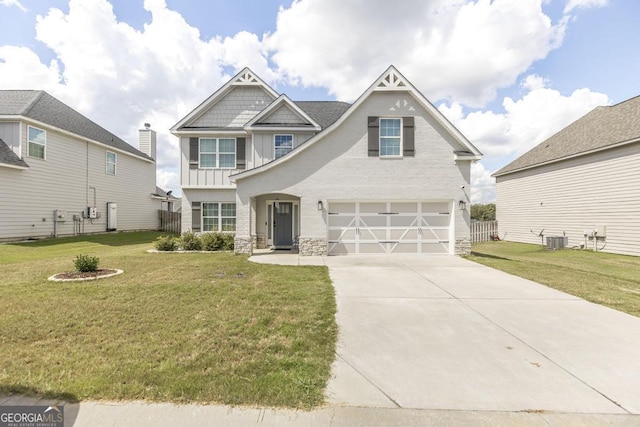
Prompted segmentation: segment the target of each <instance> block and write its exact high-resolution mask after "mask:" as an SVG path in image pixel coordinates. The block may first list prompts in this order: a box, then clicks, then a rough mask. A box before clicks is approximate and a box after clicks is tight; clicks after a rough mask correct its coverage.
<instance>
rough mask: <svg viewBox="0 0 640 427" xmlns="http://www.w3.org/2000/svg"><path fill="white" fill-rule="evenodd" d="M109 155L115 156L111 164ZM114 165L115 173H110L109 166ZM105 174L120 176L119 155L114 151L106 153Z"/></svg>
mask: <svg viewBox="0 0 640 427" xmlns="http://www.w3.org/2000/svg"><path fill="white" fill-rule="evenodd" d="M109 154H113V158H114V160H113V163H111V162H109ZM110 164H113V173H111V172H109V165H110ZM105 173H106V174H107V175H113V176H115V175H117V174H118V154H117V153H114V152H113V151H109V150H107V151H105Z"/></svg>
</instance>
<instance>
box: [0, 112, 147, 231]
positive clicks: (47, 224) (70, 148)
mask: <svg viewBox="0 0 640 427" xmlns="http://www.w3.org/2000/svg"><path fill="white" fill-rule="evenodd" d="M36 127H38V128H40V129H43V130H45V131H46V132H47V134H46V159H45V160H42V159H37V158H33V157H28V156H27V144H26V137H27V136H26V135H27V124H24V123H23V124H22V138H23V141H22V157H23V159H24V160H25V161H26V162H27V163H28V164H29V169H27V170H16V169H8V168H0V182H4V183H11V185H6V186H4V187H3V196H4V197H3V198H2V201H0V239H15V238H26V237H49V236H52V235H53V232H54V221H53V218H54V210H56V209H59V210H65V211H66V213H67V216H66V221H65V222H59V223H58V224H57V234H58V235H70V234H73V232H74V222H73V219H72V218H73V215H74V214H76V215H80V214H81V213H82V211H83V210H85V209H86V208H87V206H93V190H92V189H90V188H89V187H90V186H93V187H95V188H96V207H97V208H98V212H100V213H101V214H102V217H101V218H99V219H94V220H89V219H85V220H84V232H85V233H95V232H104V231H106V221H107V215H106V204H107V202H116V203H117V204H118V227H117V229H118V230H119V231H123V230H150V229H152V230H155V229H157V228H158V216H157V210H158V209H159V208H160V203H159V201H157V200H154V199H152V198H151V194H153V193H155V163H153V162H150V161H145V160H142V159H141V158H138V157H135V156H132V155H129V154H124V153H122V152H117V151H114V152H116V153H117V172H116V173H117V174H116V175H115V176H112V175H107V174H106V151H107V150H108V148H106V147H104V146H99V145H97V144H93V143H89V142H87V141H85V140H83V139H81V138H74V137H71V136H68V135H64V134H61V133H58V132H56V131H55V130H51V129H48V128H45V127H43V126H36Z"/></svg>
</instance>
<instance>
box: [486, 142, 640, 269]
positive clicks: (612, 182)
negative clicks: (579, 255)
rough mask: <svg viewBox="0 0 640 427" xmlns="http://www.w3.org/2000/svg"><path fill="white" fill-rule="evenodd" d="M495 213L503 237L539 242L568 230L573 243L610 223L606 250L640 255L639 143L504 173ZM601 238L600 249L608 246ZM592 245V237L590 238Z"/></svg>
mask: <svg viewBox="0 0 640 427" xmlns="http://www.w3.org/2000/svg"><path fill="white" fill-rule="evenodd" d="M496 182H497V201H496V211H497V212H496V214H497V219H498V223H499V224H500V237H501V238H504V239H505V240H509V241H514V242H523V243H534V244H540V243H541V238H540V237H538V234H539V232H540V231H541V230H542V229H544V235H545V236H561V235H563V234H566V235H567V236H568V238H569V246H570V247H579V246H580V245H581V244H584V243H585V238H584V233H585V231H587V230H594V229H596V228H597V227H601V226H606V245H605V246H604V248H603V249H602V250H603V251H605V252H612V253H619V254H627V255H636V256H638V255H640V214H639V213H640V190H639V186H640V144H632V145H627V146H624V147H619V148H614V149H609V150H606V151H602V152H600V153H594V154H590V155H585V156H581V157H577V158H574V159H570V160H566V161H562V162H557V163H553V164H549V165H545V166H541V167H537V168H534V169H529V170H525V171H521V172H516V173H513V174H509V175H506V176H499V177H497V179H496ZM604 243H605V242H604V241H598V249H599V250H600V249H601V248H602V246H603V245H604ZM587 249H591V250H593V241H591V240H587Z"/></svg>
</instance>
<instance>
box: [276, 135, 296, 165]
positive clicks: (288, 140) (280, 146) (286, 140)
mask: <svg viewBox="0 0 640 427" xmlns="http://www.w3.org/2000/svg"><path fill="white" fill-rule="evenodd" d="M274 146H275V154H276V159H279V158H280V157H282V156H284V155H285V154H287V153H288V152H289V151H291V150H293V135H275V136H274Z"/></svg>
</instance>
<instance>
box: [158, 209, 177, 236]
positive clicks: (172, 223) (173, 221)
mask: <svg viewBox="0 0 640 427" xmlns="http://www.w3.org/2000/svg"><path fill="white" fill-rule="evenodd" d="M158 218H160V231H167V232H169V233H177V234H180V225H181V223H182V214H181V213H180V212H169V211H161V210H159V211H158Z"/></svg>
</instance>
